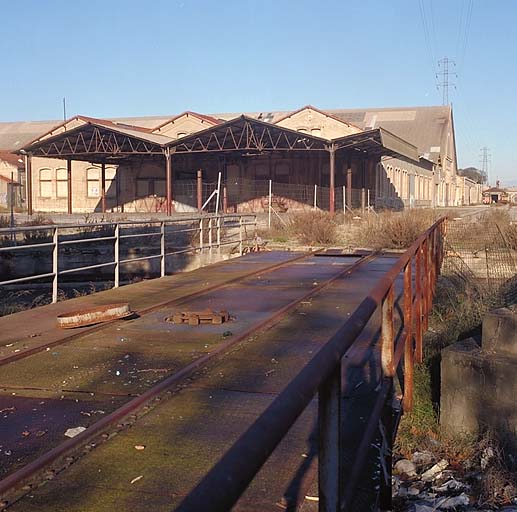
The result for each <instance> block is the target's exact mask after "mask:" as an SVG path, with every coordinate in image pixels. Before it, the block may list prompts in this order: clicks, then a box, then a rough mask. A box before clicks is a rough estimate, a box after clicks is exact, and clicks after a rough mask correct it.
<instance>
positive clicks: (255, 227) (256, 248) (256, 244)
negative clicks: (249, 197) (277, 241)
mask: <svg viewBox="0 0 517 512" xmlns="http://www.w3.org/2000/svg"><path fill="white" fill-rule="evenodd" d="M253 228H254V230H253V231H254V236H255V252H258V250H259V246H258V232H257V216H256V215H253Z"/></svg>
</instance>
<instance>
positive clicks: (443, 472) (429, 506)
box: [392, 451, 517, 512]
mask: <svg viewBox="0 0 517 512" xmlns="http://www.w3.org/2000/svg"><path fill="white" fill-rule="evenodd" d="M485 455H486V456H485ZM489 455H490V454H482V456H481V460H480V463H481V464H480V465H479V468H478V470H474V469H473V470H472V471H469V472H465V471H459V470H455V469H453V468H452V467H451V465H450V464H449V462H448V461H447V460H445V459H441V460H437V459H436V457H435V456H434V455H433V454H432V453H431V452H428V451H423V452H415V453H414V454H413V455H412V457H411V460H409V459H400V460H399V461H397V463H396V464H395V466H394V468H393V480H392V489H393V502H394V510H397V511H400V512H441V511H449V512H453V511H461V512H473V511H477V512H481V511H483V512H489V511H493V510H499V511H504V512H517V497H514V498H513V499H511V500H510V501H511V503H508V504H506V505H505V506H502V507H500V508H490V506H487V505H485V506H480V505H479V504H478V503H477V501H478V500H477V498H476V492H475V489H474V488H475V487H476V484H479V482H480V481H481V479H482V478H483V470H484V469H485V468H486V465H487V464H488V462H487V460H486V459H487V457H489ZM483 466H484V467H483Z"/></svg>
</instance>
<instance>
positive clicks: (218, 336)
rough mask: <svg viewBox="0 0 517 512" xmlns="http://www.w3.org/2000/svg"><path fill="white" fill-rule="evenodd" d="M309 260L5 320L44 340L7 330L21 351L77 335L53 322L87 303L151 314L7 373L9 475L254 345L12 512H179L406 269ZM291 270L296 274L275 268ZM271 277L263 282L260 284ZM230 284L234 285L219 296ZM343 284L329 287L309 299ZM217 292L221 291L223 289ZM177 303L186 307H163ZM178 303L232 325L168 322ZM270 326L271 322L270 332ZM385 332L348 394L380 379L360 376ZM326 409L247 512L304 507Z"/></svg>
mask: <svg viewBox="0 0 517 512" xmlns="http://www.w3.org/2000/svg"><path fill="white" fill-rule="evenodd" d="M298 256H300V255H297V254H290V255H289V254H285V253H264V254H259V255H249V256H246V257H243V258H240V259H238V260H232V261H230V262H226V263H222V264H218V265H214V266H212V267H208V268H204V269H200V270H198V271H194V272H190V273H188V274H179V275H177V276H171V277H167V278H163V279H160V280H155V281H149V282H144V283H139V284H137V285H130V286H126V287H124V288H120V289H118V290H111V291H109V292H103V293H101V294H97V295H93V296H90V297H82V298H80V299H76V300H73V301H68V302H63V303H59V304H56V305H53V306H46V307H45V308H40V309H45V312H44V313H42V311H40V310H33V311H28V312H23V313H19V314H16V315H12V316H11V317H7V318H6V319H5V320H6V321H7V323H8V324H10V325H11V326H12V325H13V324H14V323H16V316H17V315H19V316H18V318H19V320H18V321H19V322H26V323H24V324H22V325H24V327H23V328H20V329H19V330H20V335H21V336H26V333H27V330H28V325H27V324H29V322H30V324H31V325H32V326H33V327H34V326H37V327H38V331H41V335H40V336H37V337H32V338H31V337H28V338H27V337H22V338H21V339H18V341H12V340H13V327H10V328H6V329H5V330H2V331H3V335H2V336H3V338H2V337H0V339H3V340H4V345H7V344H10V343H15V344H16V343H18V344H22V346H24V347H26V348H25V350H29V349H30V348H31V347H33V346H41V345H42V344H43V343H52V342H53V340H55V339H57V340H59V337H60V336H62V335H63V334H69V333H63V331H61V330H58V329H56V328H55V327H54V326H53V325H54V324H53V322H54V321H55V316H54V315H57V314H60V312H66V310H71V309H74V310H76V309H78V303H80V305H79V307H86V306H88V305H97V304H102V303H104V304H105V303H109V302H116V301H121V300H123V301H126V302H130V303H131V305H132V307H133V309H136V310H137V311H141V312H142V313H145V311H147V313H146V314H142V315H141V316H140V317H139V318H136V319H132V320H126V321H119V322H115V323H111V324H109V325H106V326H104V327H103V328H102V329H97V330H87V329H84V330H83V332H78V333H77V336H76V337H74V338H73V339H69V340H68V341H66V340H65V341H66V342H65V343H63V344H60V345H58V346H52V347H49V349H48V350H46V349H44V350H42V351H39V352H37V353H35V354H32V355H28V356H27V357H24V358H23V359H20V360H18V361H14V362H11V363H9V364H5V365H3V366H0V388H1V389H3V391H2V393H1V395H0V410H2V411H3V412H2V415H1V416H0V427H1V428H2V432H3V434H2V441H1V444H2V449H1V450H2V451H1V452H0V459H1V460H2V471H3V474H4V475H6V474H8V473H12V472H13V471H14V470H16V469H18V468H19V467H21V466H23V465H24V464H27V463H28V462H30V461H31V460H33V459H34V458H35V457H37V456H38V455H41V454H43V453H45V452H46V451H48V450H49V449H50V448H51V447H53V446H57V445H59V444H60V443H61V442H62V441H63V440H64V439H66V438H64V437H63V433H64V431H65V430H66V429H67V428H70V427H75V426H84V427H88V426H89V425H91V424H93V423H94V422H95V421H97V420H98V419H99V417H102V416H103V415H105V414H108V413H110V412H111V411H114V410H116V409H117V408H118V407H120V405H121V404H123V403H127V402H128V401H129V400H131V399H132V398H133V397H135V396H139V395H141V394H142V393H143V392H145V391H147V390H149V389H151V388H152V387H153V386H154V385H155V384H156V383H158V382H160V381H163V379H164V378H165V377H167V376H168V375H171V374H174V372H176V371H178V370H180V369H182V368H184V367H186V366H188V365H189V364H191V363H192V362H193V361H196V360H199V358H201V357H203V356H205V355H207V354H210V353H211V352H212V351H214V350H215V349H217V348H219V347H221V346H222V345H223V344H225V343H226V342H227V341H228V340H231V339H232V338H234V339H237V338H239V337H242V338H244V340H243V341H242V342H241V343H240V344H237V345H235V346H234V347H232V348H230V349H229V350H228V351H227V352H226V353H225V354H224V355H222V356H221V357H220V358H218V359H217V360H214V361H211V362H207V363H206V364H203V365H201V366H200V367H199V368H198V369H197V371H196V373H195V374H193V375H191V376H190V377H189V378H188V379H186V380H184V381H183V382H182V384H181V385H180V386H178V387H175V388H174V389H171V392H170V393H168V395H167V396H166V397H162V399H161V401H160V402H159V404H158V405H154V406H153V407H151V408H150V409H149V410H148V412H147V414H145V415H143V416H141V417H140V413H139V414H138V416H139V417H138V419H137V420H135V418H133V419H132V421H130V422H129V423H130V424H131V425H132V426H131V428H123V426H120V428H118V429H117V430H118V433H117V435H116V436H115V437H112V438H110V439H109V440H107V441H104V442H99V441H96V442H95V444H98V446H96V447H95V449H92V450H90V449H87V451H88V453H87V455H84V454H83V455H81V454H78V455H76V457H77V461H76V462H74V463H73V464H72V465H70V466H69V467H68V468H67V469H65V470H64V471H62V472H61V473H60V474H58V475H57V476H55V478H53V479H52V481H51V482H48V483H46V484H45V485H44V486H42V487H39V488H37V489H35V490H34V491H32V492H30V493H29V494H27V495H26V496H25V497H24V498H22V499H21V500H20V501H18V502H17V503H15V504H13V505H12V506H10V507H9V510H13V511H25V510H27V511H32V510H39V511H46V510H48V511H61V510H63V511H64V510H66V511H79V510H81V511H84V510H88V511H90V510H91V511H94V510H106V511H108V510H114V509H116V508H117V509H119V510H131V511H133V510H134V511H138V510H164V511H165V510H172V509H173V508H174V507H175V505H176V504H178V503H179V501H180V500H181V498H182V497H183V496H184V495H185V494H187V493H188V492H189V491H190V489H192V487H193V486H194V485H195V484H196V483H197V481H198V480H199V479H200V477H201V476H202V475H203V474H204V473H205V472H206V471H207V470H208V469H209V468H210V467H211V466H212V465H213V464H214V463H215V462H216V461H217V460H218V458H219V457H220V456H221V455H222V454H223V453H224V451H225V450H226V449H227V448H228V447H229V446H230V445H231V444H232V443H233V441H234V440H235V439H236V438H237V437H238V436H239V435H240V434H241V433H242V432H243V431H244V430H245V429H246V428H247V427H248V426H249V424H251V423H252V422H253V420H254V419H255V418H256V417H257V416H258V414H260V412H262V411H263V410H264V408H265V407H266V406H267V405H268V404H269V403H270V402H271V400H272V399H273V398H274V397H275V396H276V394H277V393H279V392H280V391H281V390H282V389H283V388H284V387H285V385H286V384H287V383H288V382H289V381H290V380H291V379H292V378H293V376H294V375H295V374H296V373H298V371H299V370H300V369H301V368H302V367H303V366H304V365H305V364H306V363H307V362H308V361H309V360H310V359H311V357H312V356H313V355H314V353H315V352H316V351H318V349H319V348H320V347H321V346H322V345H323V344H324V343H325V342H326V341H327V340H328V339H329V338H330V337H331V336H332V335H333V334H334V332H335V331H336V330H337V329H338V328H339V327H340V326H341V325H342V324H343V323H344V321H346V319H347V317H348V316H349V315H350V314H351V313H352V312H353V311H354V309H355V307H356V306H357V305H358V304H359V303H360V302H361V301H362V300H363V298H364V297H365V296H366V295H367V294H368V292H369V291H370V289H372V288H373V287H374V285H375V284H376V282H377V280H378V277H379V275H382V274H383V273H384V272H385V271H386V270H387V269H389V268H390V267H391V266H392V264H393V261H394V260H395V258H394V257H390V256H380V257H377V258H375V259H373V260H372V261H366V262H364V263H363V264H362V265H360V266H358V267H357V269H356V270H355V271H354V272H353V273H351V274H350V275H348V274H346V273H344V270H346V269H347V268H352V265H354V263H356V262H357V261H358V259H359V258H358V257H343V256H328V257H326V258H319V257H316V256H311V257H308V258H305V259H297V260H295V261H290V260H292V259H293V258H296V257H298ZM282 263H286V265H284V266H280V267H279V268H276V269H273V270H270V271H268V270H267V269H268V268H269V267H271V266H272V265H277V264H282ZM261 270H262V271H263V273H261V274H259V275H256V274H254V275H249V274H250V271H255V272H259V271H261ZM246 276H248V277H246ZM230 279H231V280H235V281H233V282H232V283H230V284H229V285H227V286H222V287H221V285H222V284H223V283H224V282H225V281H226V280H230ZM332 279H334V281H332V282H331V283H330V284H328V285H327V286H326V288H325V289H324V290H321V291H318V292H316V293H315V294H313V295H311V296H310V297H307V295H308V294H310V293H311V291H312V290H314V289H317V288H318V287H319V286H320V285H321V284H324V283H326V282H328V281H329V280H332ZM215 286H219V288H214V289H212V287H215ZM204 289H205V290H207V291H206V292H205V293H203V290H204ZM193 294H194V295H193ZM182 297H183V299H182ZM300 299H304V300H302V301H301V303H299V304H298V305H297V307H296V308H295V309H291V310H290V311H289V312H287V311H283V314H282V316H280V315H279V314H278V312H279V311H282V308H285V307H286V306H288V305H289V304H293V303H295V302H296V301H300ZM171 301H176V302H175V303H174V304H173V305H169V306H163V307H160V304H164V303H169V302H171ZM179 304H181V309H190V310H199V309H203V308H207V307H210V308H213V309H226V310H228V311H229V312H230V314H231V315H232V316H233V317H234V319H233V320H232V321H231V322H229V323H224V324H222V325H200V326H195V327H192V326H188V325H175V324H171V323H168V322H166V321H165V317H166V316H168V315H170V314H171V313H173V312H174V311H177V310H178V306H179ZM31 314H32V315H33V318H32V320H31ZM34 316H35V317H36V319H41V321H39V320H36V319H35V318H34ZM3 320H4V319H1V320H0V326H1V325H2V321H3ZM269 320H274V322H272V324H271V325H267V324H266V322H268V321H269ZM36 321H38V323H36ZM254 328H256V332H253V333H251V331H253V330H254ZM29 330H30V329H29ZM32 330H34V329H32ZM377 330H378V317H374V318H373V319H372V321H371V322H370V325H369V327H368V328H367V330H366V331H365V333H363V336H362V339H361V340H362V341H361V343H360V344H358V345H357V346H355V347H354V350H353V351H351V353H350V354H349V358H350V360H351V364H350V365H349V367H348V370H345V371H348V372H349V374H348V375H347V376H346V379H344V382H347V381H348V387H347V390H348V391H347V393H348V394H346V398H345V399H348V398H350V396H356V395H357V394H358V393H361V392H362V390H361V391H357V392H354V389H356V388H355V386H356V385H358V388H357V389H360V387H361V385H362V384H364V383H366V384H369V385H366V386H365V389H366V388H370V387H371V386H375V385H376V383H377V379H378V375H375V374H367V373H364V372H363V373H362V372H359V373H358V372H357V371H355V372H354V371H352V370H351V368H353V367H356V368H362V367H363V365H364V363H365V361H367V359H368V357H369V355H370V354H371V351H369V350H368V348H369V347H371V346H372V343H374V342H375V339H376V333H377ZM78 331H81V330H80V329H79V330H78ZM36 338H40V339H38V340H36ZM35 340H36V341H35ZM6 341H7V342H8V343H5V342H6ZM14 346H16V345H13V346H12V347H4V352H3V353H4V354H5V355H6V356H8V355H9V351H10V349H13V347H14ZM18 346H20V345H18ZM345 368H346V365H345ZM42 369H44V371H42ZM352 383H353V385H352ZM13 408H14V409H13ZM315 412H316V407H315V404H313V407H311V408H310V409H309V410H308V411H306V413H304V415H303V416H302V417H301V418H300V419H299V420H298V422H297V424H296V425H295V427H294V428H293V429H292V430H291V432H290V434H289V436H288V438H286V439H285V440H284V442H283V443H282V444H281V445H280V447H279V449H278V450H277V451H276V452H275V454H274V455H273V456H272V458H271V460H270V461H269V462H268V463H267V464H266V466H265V467H264V468H263V469H262V471H261V473H260V474H259V475H258V478H257V479H256V480H255V481H254V483H253V484H252V486H251V487H250V489H249V490H248V492H247V493H246V494H245V495H244V496H243V497H242V498H241V500H240V502H239V505H238V506H237V508H236V510H282V509H285V508H288V509H293V507H295V506H299V505H301V504H302V503H303V501H304V500H303V498H304V496H305V491H306V490H307V489H308V488H309V487H308V486H309V484H310V483H311V482H312V480H313V478H314V474H315V473H314V471H315V468H316V466H317V462H316V460H315V453H316V446H315V434H314V424H315V423H314V422H315ZM122 423H124V422H122ZM135 446H144V447H145V448H144V449H141V450H138V449H136V448H135ZM8 452H10V453H9V455H7V453H8ZM56 467H58V466H56ZM50 475H51V476H52V477H53V476H54V475H53V474H50ZM305 506H307V503H306V504H305Z"/></svg>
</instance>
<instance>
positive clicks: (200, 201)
mask: <svg viewBox="0 0 517 512" xmlns="http://www.w3.org/2000/svg"><path fill="white" fill-rule="evenodd" d="M196 183H197V209H198V211H201V208H203V171H202V170H201V169H198V171H197V182H196Z"/></svg>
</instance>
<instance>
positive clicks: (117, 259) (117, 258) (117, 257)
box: [114, 223, 120, 288]
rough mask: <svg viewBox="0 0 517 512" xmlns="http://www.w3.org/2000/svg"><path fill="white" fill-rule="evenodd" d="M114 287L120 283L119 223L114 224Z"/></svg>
mask: <svg viewBox="0 0 517 512" xmlns="http://www.w3.org/2000/svg"><path fill="white" fill-rule="evenodd" d="M114 250H115V288H118V287H119V284H120V263H119V262H120V225H119V224H118V223H117V224H115V247H114Z"/></svg>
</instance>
